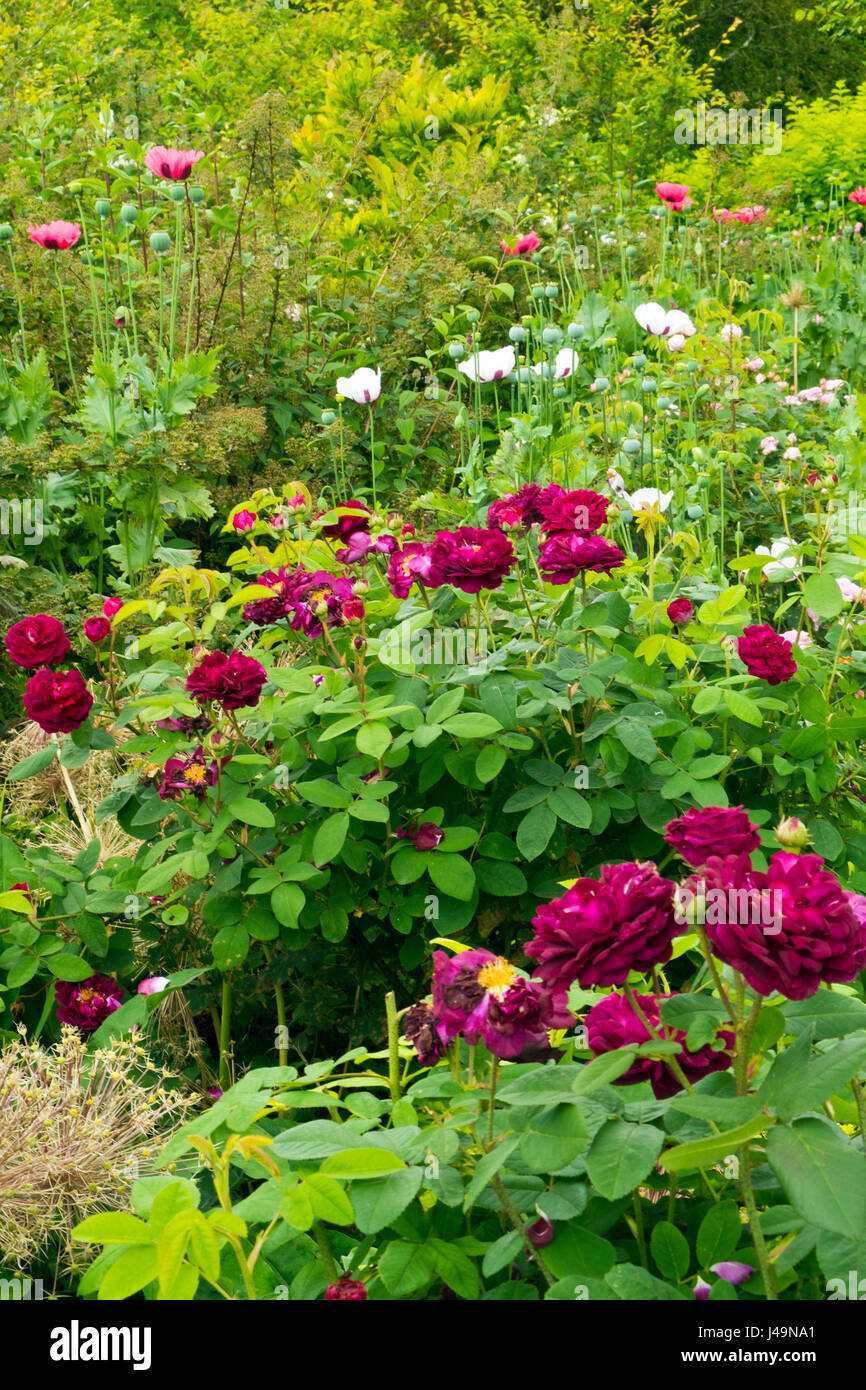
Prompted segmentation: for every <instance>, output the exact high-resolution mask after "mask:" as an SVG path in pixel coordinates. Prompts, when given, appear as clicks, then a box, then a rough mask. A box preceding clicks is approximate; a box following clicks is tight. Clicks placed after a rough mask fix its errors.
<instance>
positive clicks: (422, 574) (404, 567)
mask: <svg viewBox="0 0 866 1390" xmlns="http://www.w3.org/2000/svg"><path fill="white" fill-rule="evenodd" d="M432 549H433V547H432V546H431V545H423V544H422V543H421V542H420V541H409V542H408V544H406V545H404V546H403V549H402V550H395V551H394V553H393V554H392V556H391V558H390V560H389V561H388V587H389V589H390V590H391V593H392V594H393V595H394V597H395V598H408V597H409V590H410V589H411V588H412V585H413V584H414V583H415V582H416V581H417V582H418V583H419V584H426V583H428V582H429V580H430V552H431V551H432Z"/></svg>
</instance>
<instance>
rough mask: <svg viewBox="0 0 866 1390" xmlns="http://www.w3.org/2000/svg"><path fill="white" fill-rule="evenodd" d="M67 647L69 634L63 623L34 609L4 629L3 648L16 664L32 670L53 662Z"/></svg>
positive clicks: (60, 659)
mask: <svg viewBox="0 0 866 1390" xmlns="http://www.w3.org/2000/svg"><path fill="white" fill-rule="evenodd" d="M68 651H69V638H68V637H67V636H66V633H65V632H64V630H63V624H62V623H61V622H60V621H59V619H57V618H50V617H49V616H48V614H47V613H36V614H34V616H33V617H32V618H22V619H21V621H20V622H19V623H13V624H12V626H11V627H10V629H9V631H8V632H7V633H6V652H7V654H8V656H9V659H10V661H14V662H15V665H16V666H24V667H25V668H26V669H27V670H31V671H35V670H38V668H39V667H40V666H56V665H57V663H58V661H62V660H63V658H64V657H65V655H66V653H67V652H68Z"/></svg>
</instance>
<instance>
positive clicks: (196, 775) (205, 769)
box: [159, 744, 218, 801]
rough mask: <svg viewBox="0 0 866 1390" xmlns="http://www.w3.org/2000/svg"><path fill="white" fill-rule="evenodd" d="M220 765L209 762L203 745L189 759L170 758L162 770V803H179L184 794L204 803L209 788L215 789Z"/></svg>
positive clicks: (160, 794) (160, 791)
mask: <svg viewBox="0 0 866 1390" xmlns="http://www.w3.org/2000/svg"><path fill="white" fill-rule="evenodd" d="M217 773H218V765H217V763H216V762H214V761H211V762H207V761H206V759H205V754H204V749H203V748H202V746H201V744H199V746H198V748H197V749H196V750H195V752H194V753H193V754H192V755H191V756H190V757H189V758H169V760H168V762H167V763H166V765H165V767H164V768H163V770H162V781H161V782H160V784H159V797H160V800H161V801H177V799H178V798H179V797H181V796H183V794H184V792H191V793H192V795H193V796H194V797H195V798H196V800H197V801H204V799H205V797H206V796H207V789H208V787H215V786H216V782H217Z"/></svg>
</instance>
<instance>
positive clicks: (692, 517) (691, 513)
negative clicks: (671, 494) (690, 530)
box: [686, 502, 704, 521]
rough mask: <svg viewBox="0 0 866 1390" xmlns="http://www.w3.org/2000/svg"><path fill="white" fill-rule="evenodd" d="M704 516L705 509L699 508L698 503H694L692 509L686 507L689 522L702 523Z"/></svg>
mask: <svg viewBox="0 0 866 1390" xmlns="http://www.w3.org/2000/svg"><path fill="white" fill-rule="evenodd" d="M703 514H704V509H703V507H701V506H699V504H698V503H697V502H693V503H692V505H691V506H690V507H686V516H687V517H688V519H689V521H700V519H701V517H702V516H703Z"/></svg>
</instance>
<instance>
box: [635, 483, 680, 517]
mask: <svg viewBox="0 0 866 1390" xmlns="http://www.w3.org/2000/svg"><path fill="white" fill-rule="evenodd" d="M673 495H674V494H673V492H659V490H658V488H657V487H639V488H638V490H637V492H633V493H631V494H630V495H628V494H627V496H626V500H627V501H628V505H629V506H630V507H631V509H632V511H633V512H648V511H651V510H652V509H653V508H657V509H658V510H659V511H660V512H666V511H667V509H668V507H669V506H670V505H671V501H672V500H673Z"/></svg>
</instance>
